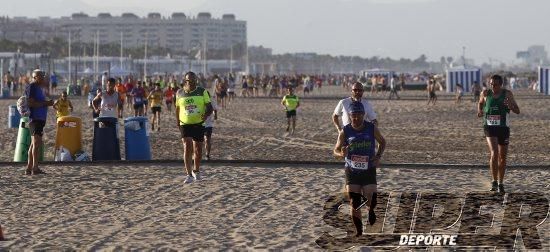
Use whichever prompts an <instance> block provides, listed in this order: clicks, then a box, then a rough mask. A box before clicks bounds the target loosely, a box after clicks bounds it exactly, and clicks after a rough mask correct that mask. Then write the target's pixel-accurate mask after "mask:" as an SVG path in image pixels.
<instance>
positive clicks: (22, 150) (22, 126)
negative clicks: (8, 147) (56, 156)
mask: <svg viewBox="0 0 550 252" xmlns="http://www.w3.org/2000/svg"><path fill="white" fill-rule="evenodd" d="M28 124H29V118H28V117H22V118H21V121H20V123H19V132H18V134H17V143H16V144H15V153H14V154H13V161H14V162H26V161H27V159H28V157H29V153H28V151H29V146H30V145H31V134H30V132H29V126H28ZM39 160H40V161H44V145H42V148H40V156H39Z"/></svg>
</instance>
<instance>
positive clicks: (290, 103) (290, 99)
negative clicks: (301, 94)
mask: <svg viewBox="0 0 550 252" xmlns="http://www.w3.org/2000/svg"><path fill="white" fill-rule="evenodd" d="M298 101H299V100H298V96H296V95H285V96H284V97H283V102H284V103H285V106H286V109H287V110H288V111H293V110H296V107H298Z"/></svg>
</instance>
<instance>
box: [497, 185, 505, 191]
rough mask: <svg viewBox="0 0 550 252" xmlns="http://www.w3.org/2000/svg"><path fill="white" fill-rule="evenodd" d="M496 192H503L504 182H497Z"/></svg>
mask: <svg viewBox="0 0 550 252" xmlns="http://www.w3.org/2000/svg"><path fill="white" fill-rule="evenodd" d="M498 193H505V191H504V184H499V185H498Z"/></svg>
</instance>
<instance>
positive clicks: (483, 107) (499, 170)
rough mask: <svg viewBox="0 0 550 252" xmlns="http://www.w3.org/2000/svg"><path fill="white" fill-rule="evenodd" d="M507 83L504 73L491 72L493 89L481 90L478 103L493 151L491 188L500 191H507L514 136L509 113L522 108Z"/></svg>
mask: <svg viewBox="0 0 550 252" xmlns="http://www.w3.org/2000/svg"><path fill="white" fill-rule="evenodd" d="M503 83H504V80H503V78H502V76H500V75H493V76H491V79H490V80H489V85H490V86H491V89H489V90H484V91H483V92H482V93H481V96H480V98H479V102H478V105H477V116H478V117H483V130H484V132H485V137H486V138H487V145H488V146H489V151H490V154H491V158H490V159H489V168H490V171H491V176H492V178H493V183H492V185H491V191H498V192H499V193H504V173H505V170H506V156H507V154H508V144H509V138H510V128H509V123H510V120H509V119H508V114H510V111H512V112H514V113H516V114H519V112H520V111H519V106H518V104H517V103H516V100H515V99H514V95H513V94H512V91H510V90H506V89H504V88H502V84H503ZM497 180H498V182H497Z"/></svg>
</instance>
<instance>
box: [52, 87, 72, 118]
mask: <svg viewBox="0 0 550 252" xmlns="http://www.w3.org/2000/svg"><path fill="white" fill-rule="evenodd" d="M53 109H55V111H56V113H55V117H56V118H59V117H62V116H68V115H70V113H71V112H73V104H72V103H71V101H70V100H69V98H67V91H63V92H61V98H59V99H57V100H56V101H55V102H54V103H53Z"/></svg>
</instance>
